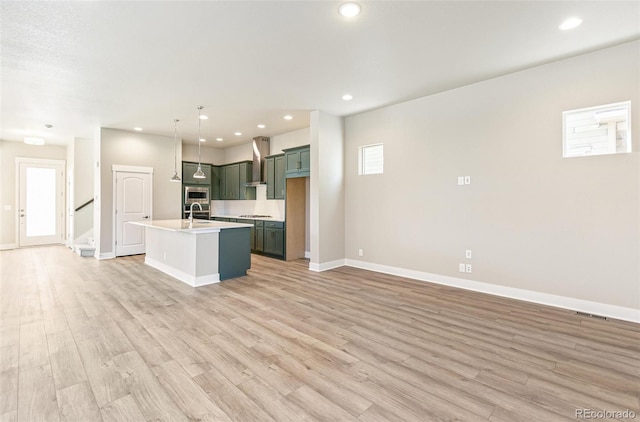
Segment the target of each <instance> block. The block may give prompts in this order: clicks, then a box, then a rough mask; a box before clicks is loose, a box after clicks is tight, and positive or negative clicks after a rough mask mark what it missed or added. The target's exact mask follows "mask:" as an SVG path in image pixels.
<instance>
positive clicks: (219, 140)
mask: <svg viewBox="0 0 640 422" xmlns="http://www.w3.org/2000/svg"><path fill="white" fill-rule="evenodd" d="M223 140H224V139H222V138H216V141H218V142H222V141H223Z"/></svg>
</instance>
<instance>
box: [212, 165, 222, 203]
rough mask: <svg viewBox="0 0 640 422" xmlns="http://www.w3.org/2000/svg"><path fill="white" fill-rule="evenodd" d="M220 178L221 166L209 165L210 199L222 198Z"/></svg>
mask: <svg viewBox="0 0 640 422" xmlns="http://www.w3.org/2000/svg"><path fill="white" fill-rule="evenodd" d="M221 178H222V168H221V167H220V166H211V199H212V200H217V199H222V190H221V189H220V181H221Z"/></svg>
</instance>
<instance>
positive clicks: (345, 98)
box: [342, 94, 353, 101]
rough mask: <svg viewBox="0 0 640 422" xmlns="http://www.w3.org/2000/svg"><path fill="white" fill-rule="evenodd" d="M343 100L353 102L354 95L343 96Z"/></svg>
mask: <svg viewBox="0 0 640 422" xmlns="http://www.w3.org/2000/svg"><path fill="white" fill-rule="evenodd" d="M342 99H343V100H345V101H349V100H353V95H351V94H344V95H343V96H342Z"/></svg>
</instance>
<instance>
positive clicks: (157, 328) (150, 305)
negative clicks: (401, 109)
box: [0, 246, 640, 422]
mask: <svg viewBox="0 0 640 422" xmlns="http://www.w3.org/2000/svg"><path fill="white" fill-rule="evenodd" d="M0 270H1V272H0V275H1V280H0V294H1V297H0V305H1V309H0V420H2V421H13V420H18V421H28V422H31V421H38V420H43V421H45V420H46V421H49V420H51V421H58V420H64V421H83V422H86V421H100V420H103V421H129V420H132V421H143V420H166V421H187V420H191V421H194V420H203V421H248V422H255V421H293V422H300V421H360V422H366V421H403V420H404V421H449V420H467V421H505V422H507V421H508V422H513V421H536V422H539V421H565V420H576V409H593V410H609V411H623V410H625V409H629V410H632V411H635V412H636V413H637V414H638V416H637V419H640V409H639V407H640V404H639V398H640V393H639V385H640V326H639V325H638V324H632V323H628V322H621V321H615V320H607V321H602V320H598V319H593V318H588V317H583V316H579V315H576V314H575V313H573V312H571V311H567V310H561V309H555V308H549V307H545V306H539V305H534V304H530V303H524V302H519V301H515V300H509V299H503V298H498V297H493V296H489V295H484V294H480V293H474V292H469V291H464V290H458V289H453V288H448V287H443V286H438V285H435V284H429V283H424V282H418V281H413V280H408V279H402V278H398V277H393V276H388V275H384V274H377V273H373V272H368V271H363V270H358V269H354V268H348V267H344V268H340V269H336V270H332V271H327V272H323V273H313V272H310V271H308V270H307V262H305V261H303V260H298V261H292V262H282V261H277V260H272V259H268V258H264V257H260V256H253V267H252V269H251V270H250V275H248V276H247V277H243V278H239V279H235V280H229V281H226V282H222V283H220V284H217V285H211V286H205V287H200V288H197V289H193V288H190V287H188V286H187V285H185V284H182V283H180V282H179V281H177V280H175V279H172V278H171V277H169V276H167V275H164V274H162V273H160V272H158V271H156V270H154V269H152V268H150V267H147V266H145V265H144V264H143V257H142V256H134V257H126V258H118V259H114V260H107V261H97V260H95V259H93V258H81V257H79V256H78V255H76V254H74V253H72V252H71V251H69V250H68V249H66V248H64V247H62V246H56V247H42V248H28V249H20V250H12V251H2V252H0Z"/></svg>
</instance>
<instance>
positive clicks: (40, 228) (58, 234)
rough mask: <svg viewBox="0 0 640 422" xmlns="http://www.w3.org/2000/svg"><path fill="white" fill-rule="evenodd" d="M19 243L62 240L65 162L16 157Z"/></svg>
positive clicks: (61, 241)
mask: <svg viewBox="0 0 640 422" xmlns="http://www.w3.org/2000/svg"><path fill="white" fill-rule="evenodd" d="M16 164H17V165H18V193H19V194H18V196H19V200H18V201H19V203H18V213H19V214H18V220H19V230H18V245H19V246H34V245H47V244H52V243H63V242H64V239H63V233H64V230H63V226H64V161H59V160H38V159H29V158H17V159H16Z"/></svg>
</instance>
